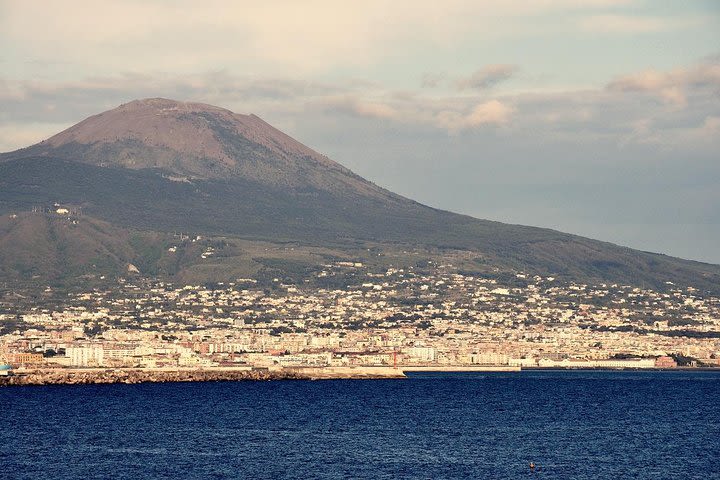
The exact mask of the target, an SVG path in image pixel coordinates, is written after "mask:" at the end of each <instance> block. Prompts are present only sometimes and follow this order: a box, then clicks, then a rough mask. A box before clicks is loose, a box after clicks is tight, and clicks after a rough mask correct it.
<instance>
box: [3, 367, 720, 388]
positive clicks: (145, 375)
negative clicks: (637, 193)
mask: <svg viewBox="0 0 720 480" xmlns="http://www.w3.org/2000/svg"><path fill="white" fill-rule="evenodd" d="M521 371H558V372H563V371H597V372H600V371H606V372H619V371H627V372H640V371H648V372H659V371H662V372H701V371H709V372H720V368H717V367H676V368H602V367H598V368H559V367H523V368H522V369H521V368H520V367H508V366H474V365H473V366H420V367H418V366H408V367H398V368H393V367H366V366H354V367H285V368H269V369H268V368H252V367H211V368H202V369H199V368H62V369H58V368H55V369H33V370H19V371H15V373H14V374H13V375H10V376H0V388H2V387H12V386H41V385H102V384H138V383H183V382H239V381H270V380H363V379H366V380H371V379H403V378H407V375H406V374H408V373H410V374H412V373H423V372H428V373H430V372H436V373H456V372H458V373H459V372H470V373H471V372H486V373H492V372H497V373H503V372H504V373H512V372H517V373H519V372H521Z"/></svg>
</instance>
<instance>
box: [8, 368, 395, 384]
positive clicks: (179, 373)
mask: <svg viewBox="0 0 720 480" xmlns="http://www.w3.org/2000/svg"><path fill="white" fill-rule="evenodd" d="M403 377H404V375H403V373H402V372H401V371H399V370H395V369H392V368H383V367H328V368H282V369H253V368H242V367H241V368H205V369H150V368H119V369H106V368H82V369H80V368H78V369H61V368H57V369H44V370H26V371H21V372H16V373H15V374H14V375H10V376H6V377H0V386H29V385H88V384H111V383H124V384H134V383H165V382H236V381H264V380H324V379H326V380H330V379H351V378H367V379H370V378H403Z"/></svg>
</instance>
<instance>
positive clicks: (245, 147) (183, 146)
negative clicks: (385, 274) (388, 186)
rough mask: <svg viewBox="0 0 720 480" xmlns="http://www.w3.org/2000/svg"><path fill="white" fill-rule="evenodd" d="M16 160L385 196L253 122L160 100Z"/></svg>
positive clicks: (80, 128) (125, 108) (100, 120)
mask: <svg viewBox="0 0 720 480" xmlns="http://www.w3.org/2000/svg"><path fill="white" fill-rule="evenodd" d="M21 156H22V157H28V156H45V157H55V158H62V159H66V160H73V161H80V162H83V163H88V164H92V165H96V166H100V167H114V168H118V167H120V168H128V169H135V170H139V169H148V168H151V169H158V170H159V171H162V172H164V173H166V174H170V175H173V176H177V177H187V178H191V179H231V178H243V179H245V180H249V181H253V182H258V183H262V184H267V185H273V186H285V187H289V188H303V187H315V188H319V189H322V190H334V191H338V192H342V191H347V190H348V189H349V190H352V191H355V190H358V191H361V192H362V193H363V194H364V195H380V196H384V195H386V194H387V192H385V191H383V190H382V189H380V188H378V187H375V186H373V185H372V184H370V183H369V182H366V181H364V180H362V179H361V178H359V177H357V176H356V175H354V174H353V173H352V172H351V171H350V170H348V169H347V168H345V167H343V166H342V165H340V164H338V163H336V162H334V161H332V160H330V159H329V158H327V157H326V156H324V155H321V154H319V153H317V152H316V151H314V150H312V149H310V148H308V147H306V146H305V145H303V144H302V143H300V142H298V141H297V140H295V139H293V138H291V137H289V136H288V135H286V134H284V133H283V132H281V131H280V130H278V129H276V128H275V127H273V126H271V125H270V124H268V123H267V122H265V121H263V120H262V119H261V118H260V117H258V116H256V115H252V114H251V115H241V114H237V113H234V112H231V111H230V110H226V109H224V108H219V107H214V106H212V105H206V104H203V103H191V102H179V101H175V100H168V99H165V98H149V99H144V100H134V101H132V102H129V103H126V104H123V105H120V106H119V107H117V108H114V109H112V110H108V111H106V112H103V113H100V114H98V115H93V116H92V117H89V118H87V119H85V120H83V121H82V122H80V123H78V124H76V125H74V126H72V127H70V128H68V129H67V130H64V131H62V132H60V133H58V134H57V135H54V136H53V137H50V138H49V139H47V140H45V141H43V142H40V143H38V144H36V145H33V146H31V147H28V148H25V149H22V150H19V151H17V152H14V154H13V155H11V156H7V157H6V158H12V157H16V158H18V157H21Z"/></svg>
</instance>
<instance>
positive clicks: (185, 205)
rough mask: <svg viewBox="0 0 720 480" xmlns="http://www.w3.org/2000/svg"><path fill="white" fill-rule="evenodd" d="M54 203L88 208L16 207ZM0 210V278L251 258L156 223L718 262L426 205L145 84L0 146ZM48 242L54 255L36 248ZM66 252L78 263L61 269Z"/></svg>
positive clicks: (596, 266)
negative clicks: (168, 238) (173, 239)
mask: <svg viewBox="0 0 720 480" xmlns="http://www.w3.org/2000/svg"><path fill="white" fill-rule="evenodd" d="M55 204H59V205H60V206H63V205H67V206H72V210H73V211H82V212H83V215H84V216H86V217H92V219H93V220H92V221H90V220H89V218H88V220H87V221H83V220H82V219H75V218H72V219H70V220H71V223H70V224H66V223H63V222H59V221H57V220H58V219H57V218H56V217H52V216H51V217H48V218H45V220H46V221H40V220H39V219H37V218H33V217H32V213H33V212H37V211H38V208H40V209H41V210H42V211H44V212H47V211H48V208H47V206H48V205H50V206H53V205H55ZM69 210H71V209H70V208H60V209H59V210H58V211H69ZM50 211H54V210H52V209H50ZM0 214H9V216H8V217H7V218H5V220H6V221H4V222H0V246H2V245H6V247H4V249H5V251H3V252H0V254H4V255H0V279H2V278H3V277H6V278H13V277H23V276H25V277H27V276H28V275H30V276H32V275H42V274H43V272H44V270H43V269H42V268H41V266H42V265H54V266H55V271H58V272H61V273H62V272H65V273H66V274H67V272H82V271H84V270H85V269H86V266H87V265H93V268H95V269H96V270H95V271H100V270H101V268H100V267H98V265H104V264H106V263H107V261H108V259H115V260H113V261H112V262H114V263H113V264H114V265H116V266H117V265H121V264H122V262H124V261H127V260H128V259H129V260H131V261H132V262H131V263H133V264H137V265H138V266H139V267H141V271H143V272H145V273H150V274H154V273H155V272H173V271H181V270H182V269H184V268H195V270H196V271H200V272H203V275H205V276H204V277H203V278H206V279H207V280H218V279H226V276H218V275H229V274H228V273H227V272H229V271H233V272H237V271H239V270H238V268H236V267H237V266H238V265H239V264H253V265H256V264H257V263H258V262H259V261H260V260H258V258H259V257H255V256H253V254H250V253H247V254H246V255H245V256H244V257H242V255H240V254H239V253H238V252H239V250H238V251H236V254H237V255H236V256H232V255H226V256H224V257H222V258H219V257H216V258H217V260H216V263H215V264H214V265H215V266H214V267H213V268H210V266H209V265H208V264H207V262H206V260H207V258H206V257H207V256H205V257H192V256H188V255H184V256H181V255H179V254H175V253H173V254H172V255H171V256H170V257H167V255H161V254H160V253H158V252H163V251H167V249H168V248H170V247H171V246H172V243H170V244H168V245H162V238H163V235H167V234H168V233H169V232H178V231H179V232H192V233H194V234H202V236H203V237H209V238H222V241H221V243H222V242H227V241H233V239H235V240H237V241H238V242H258V241H259V242H272V243H274V244H275V245H280V244H282V243H283V242H292V243H294V244H296V245H299V244H302V245H306V246H312V247H313V248H317V249H319V250H317V251H318V252H323V253H318V254H317V256H316V259H315V260H313V261H317V262H318V263H319V264H322V263H324V262H326V261H327V258H337V255H338V252H346V254H347V255H348V256H355V255H356V254H357V253H358V252H365V254H367V253H368V252H369V251H372V250H373V248H381V249H382V248H389V249H392V251H394V252H396V253H397V256H396V258H399V257H401V256H403V255H405V256H406V257H407V256H408V255H410V254H409V253H408V252H409V251H414V252H416V253H413V254H412V255H411V256H410V257H408V258H411V259H412V261H414V262H417V261H420V260H423V259H422V258H420V257H419V256H415V255H419V254H418V253H417V252H418V251H423V252H426V254H427V255H429V256H428V257H427V259H430V256H431V255H438V252H440V253H442V252H448V251H452V252H459V253H458V256H456V258H459V257H462V258H463V259H464V260H463V262H464V268H465V269H466V271H471V272H473V271H474V272H495V271H507V272H517V271H522V272H526V273H534V274H541V275H560V276H562V277H563V278H566V279H572V280H576V281H582V282H587V283H597V282H612V283H621V282H622V283H625V284H634V285H644V286H653V287H656V288H664V287H665V286H666V284H667V282H672V283H673V284H675V285H688V286H694V287H696V288H703V289H709V290H715V291H720V266H717V265H709V264H704V263H700V262H692V261H687V260H681V259H677V258H672V257H668V256H665V255H659V254H654V253H648V252H641V251H637V250H632V249H629V248H624V247H620V246H617V245H612V244H609V243H605V242H599V241H596V240H591V239H587V238H582V237H578V236H575V235H569V234H566V233H561V232H557V231H553V230H549V229H542V228H534V227H525V226H520V225H507V224H503V223H499V222H492V221H487V220H479V219H476V218H472V217H468V216H465V215H458V214H455V213H451V212H445V211H441V210H437V209H434V208H430V207H427V206H425V205H421V204H419V203H417V202H414V201H412V200H410V199H407V198H404V197H401V196H399V195H396V194H394V193H392V192H389V191H387V190H384V189H382V188H380V187H378V186H376V185H375V184H373V183H371V182H369V181H367V180H365V179H363V178H361V177H359V176H358V175H355V174H354V173H352V172H351V171H350V170H348V169H347V168H345V167H343V166H342V165H340V164H338V163H336V162H334V161H332V160H330V159H328V158H327V157H325V156H323V155H320V154H319V153H317V152H315V151H313V150H312V149H310V148H308V147H306V146H304V145H302V144H301V143H300V142H298V141H296V140H294V139H292V138H290V137H289V136H288V135H286V134H284V133H282V132H281V131H279V130H277V129H276V128H274V127H272V126H271V125H269V124H267V123H266V122H264V121H263V120H261V119H260V118H258V117H257V116H255V115H239V114H236V113H233V112H230V111H229V110H225V109H222V108H218V107H213V106H210V105H204V104H201V103H185V102H177V101H173V100H166V99H160V98H154V99H146V100H136V101H133V102H130V103H126V104H124V105H121V106H119V107H117V108H115V109H113V110H109V111H107V112H104V113H100V114H98V115H94V116H92V117H89V118H87V119H85V120H83V121H82V122H80V123H78V124H77V125H75V126H72V127H70V128H68V129H67V130H65V131H63V132H60V133H58V134H57V135H55V136H53V137H51V138H49V139H47V140H45V141H43V142H40V143H38V144H36V145H33V146H30V147H27V148H24V149H21V150H17V151H15V152H10V153H5V154H0ZM28 215H29V216H28ZM78 225H79V226H78ZM133 231H134V232H137V233H138V235H141V237H142V238H144V239H146V240H143V241H142V242H141V241H138V240H137V235H134V234H132V232H133ZM110 232H112V233H110ZM25 237H27V238H26V241H25V242H20V241H19V239H22V238H25ZM30 237H32V238H30ZM35 237H38V238H35ZM122 239H125V240H122ZM148 239H149V240H148ZM158 239H160V240H158ZM111 240H112V241H111ZM143 242H145V243H143ZM147 242H149V243H147ZM157 242H161V243H160V244H158V243H157ZM143 245H144V246H143ZM148 245H153V246H152V248H151V247H150V246H148ZM11 246H12V248H11ZM416 247H417V248H419V250H416ZM327 249H332V252H334V253H332V254H331V253H328V252H329V251H330V250H327ZM11 250H12V251H11ZM279 250H283V251H284V247H283V248H279ZM289 251H291V250H289ZM71 252H75V253H73V254H72V255H70V253H71ZM178 252H179V251H178ZM347 252H352V253H347ZM398 252H399V253H398ZM433 252H434V253H433ZM57 255H60V256H64V257H63V259H61V261H57V259H56V258H50V257H53V256H57ZM168 255H169V254H168ZM288 255H290V254H288ZM378 255H379V254H375V257H374V258H375V259H376V260H377V259H378ZM38 256H45V257H48V258H47V259H45V260H43V259H42V258H38ZM248 256H249V258H248ZM136 257H137V258H136ZM241 257H242V259H241ZM380 257H381V258H380V260H377V261H381V260H382V255H380ZM434 258H436V259H437V258H440V257H437V256H436V257H434ZM22 259H32V262H30V261H29V260H28V261H24V260H22ZM77 259H83V260H82V261H83V262H86V263H84V264H83V265H85V266H82V267H81V268H80V267H79V268H74V267H77V263H78V262H79V261H80V260H77ZM280 260H281V262H280V263H282V264H284V265H295V267H292V268H296V267H297V263H295V264H293V263H292V262H290V263H288V262H286V260H287V259H280ZM293 261H294V260H293ZM408 261H409V260H408ZM112 262H111V263H112ZM163 262H164V263H163ZM193 262H195V263H194V264H193ZM203 262H204V263H203ZM243 262H245V263H243ZM253 262H254V263H253ZM273 262H274V264H275V265H278V259H275V260H273ZM283 262H284V263H283ZM387 262H388V264H390V263H391V262H392V261H391V260H387ZM63 265H64V266H65V267H62V266H63ZM162 265H164V266H162ZM188 265H190V266H189V267H188ZM61 267H62V268H61ZM171 267H172V268H171ZM87 268H89V267H87ZM217 272H225V273H221V274H218V273H217Z"/></svg>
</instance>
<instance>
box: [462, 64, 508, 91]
mask: <svg viewBox="0 0 720 480" xmlns="http://www.w3.org/2000/svg"><path fill="white" fill-rule="evenodd" d="M517 70H518V68H517V67H516V66H515V65H504V64H498V65H486V66H485V67H483V68H481V69H480V70H478V71H476V72H475V73H473V74H472V75H470V76H469V77H466V78H461V79H460V80H458V81H457V86H458V88H459V89H460V90H465V89H476V90H482V89H486V88H491V87H494V86H495V85H497V84H498V83H500V82H504V81H505V80H508V79H510V77H512V76H513V75H514V74H515V73H516V72H517Z"/></svg>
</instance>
